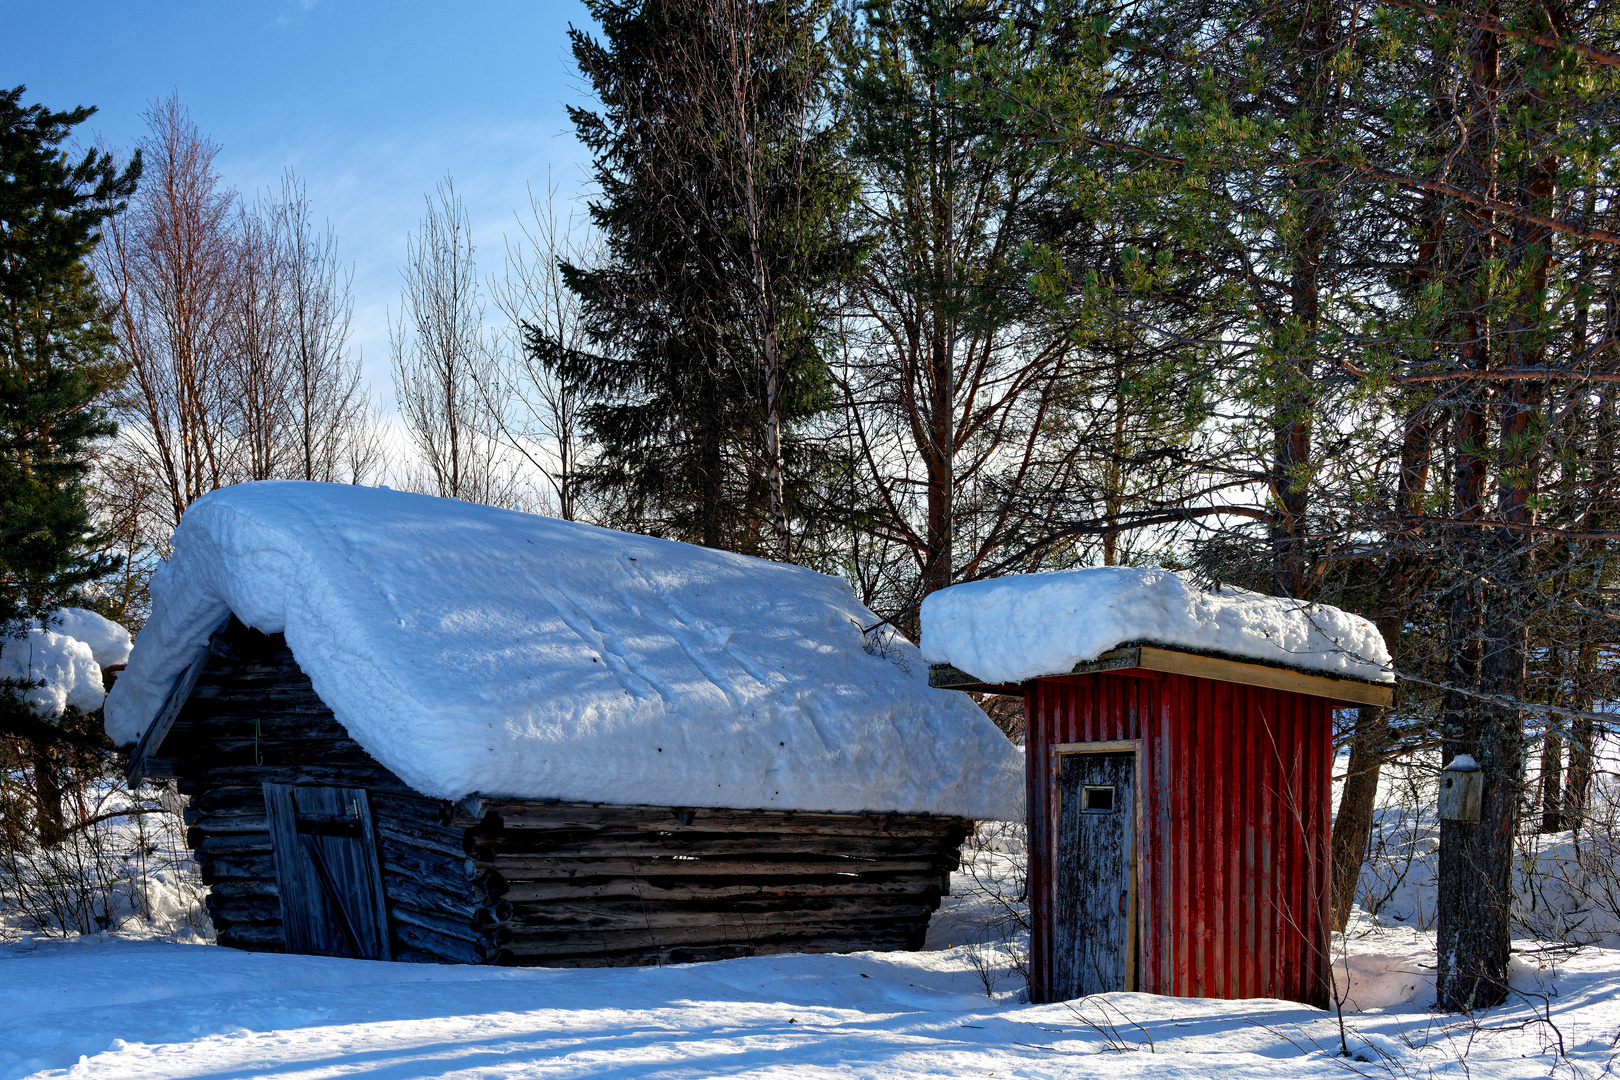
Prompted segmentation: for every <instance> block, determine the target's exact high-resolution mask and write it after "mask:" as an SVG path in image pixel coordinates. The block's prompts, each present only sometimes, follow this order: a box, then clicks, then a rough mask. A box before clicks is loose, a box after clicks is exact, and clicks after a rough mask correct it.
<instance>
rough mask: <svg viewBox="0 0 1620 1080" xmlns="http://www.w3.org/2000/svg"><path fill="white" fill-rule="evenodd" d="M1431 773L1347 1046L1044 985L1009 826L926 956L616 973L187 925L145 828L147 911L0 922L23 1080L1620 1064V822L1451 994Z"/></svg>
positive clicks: (1241, 1013) (1538, 1070)
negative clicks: (1070, 995) (456, 963)
mask: <svg viewBox="0 0 1620 1080" xmlns="http://www.w3.org/2000/svg"><path fill="white" fill-rule="evenodd" d="M1614 764H1615V763H1614V762H1613V760H1612V757H1611V756H1606V757H1605V759H1604V762H1603V771H1604V779H1603V785H1604V787H1603V788H1602V790H1604V791H1605V792H1607V791H1609V790H1611V788H1610V786H1609V785H1612V783H1613V776H1614ZM1342 766H1343V763H1341V765H1340V768H1341V771H1342ZM1433 771H1434V769H1432V768H1428V769H1418V770H1413V771H1410V772H1403V771H1401V770H1394V769H1392V770H1390V772H1389V774H1388V775H1387V776H1386V782H1385V783H1384V784H1383V785H1382V788H1383V790H1382V792H1381V799H1380V802H1381V803H1382V806H1381V808H1380V811H1379V819H1378V825H1377V829H1376V834H1375V850H1374V852H1373V858H1372V859H1370V860H1369V864H1368V866H1367V868H1366V869H1365V871H1364V874H1363V879H1362V900H1363V901H1364V903H1365V904H1367V905H1368V906H1369V907H1373V908H1376V911H1369V910H1367V909H1366V908H1363V909H1362V910H1358V912H1357V913H1356V917H1355V919H1354V921H1353V922H1352V925H1351V929H1350V932H1349V933H1348V934H1346V935H1345V936H1344V937H1343V938H1342V939H1337V940H1336V942H1335V947H1336V950H1337V962H1336V964H1335V972H1336V975H1337V981H1338V985H1339V987H1340V991H1341V996H1342V998H1343V1001H1344V1013H1343V1028H1342V1041H1341V1026H1340V1018H1339V1016H1338V1015H1337V1014H1336V1013H1335V1012H1322V1011H1318V1010H1315V1009H1311V1008H1307V1007H1305V1006H1301V1005H1296V1004H1292V1003H1288V1002H1277V1001H1239V1002H1219V1001H1202V1000H1182V999H1172V998H1158V997H1150V996H1147V995H1139V994H1109V995H1102V996H1098V997H1093V998H1089V999H1086V1000H1084V1001H1083V1002H1074V1003H1070V1004H1060V1005H1045V1006H1032V1005H1028V1004H1025V1003H1023V1002H1021V1001H1020V996H1021V995H1020V990H1021V989H1022V986H1023V983H1022V979H1021V978H1020V977H1019V976H1018V974H1017V972H1016V970H1015V968H1016V965H1017V960H1018V957H1019V955H1020V952H1021V950H1022V948H1023V947H1024V938H1023V937H1022V935H1021V933H1020V932H1019V929H1018V916H1019V910H1018V905H1017V903H1016V898H1017V895H1018V890H1019V888H1020V878H1019V865H1020V863H1021V861H1022V852H1021V849H1020V847H1019V837H1018V831H1017V829H1015V828H1011V827H1007V826H991V827H988V828H986V829H984V830H981V833H980V834H979V836H978V837H977V838H976V843H975V844H974V845H971V846H970V847H969V849H968V851H967V852H966V856H967V858H966V861H965V865H964V868H963V870H962V871H960V872H959V873H957V874H956V875H955V877H954V878H953V883H952V893H953V894H952V895H951V896H950V897H948V898H946V901H945V904H944V906H943V907H942V909H941V911H940V913H939V915H938V916H936V918H935V921H934V924H933V926H932V927H931V930H930V935H929V942H928V949H927V950H926V951H923V952H918V953H879V954H873V953H866V954H856V955H850V956H780V957H760V958H753V959H744V960H732V961H724V962H719V963H710V964H692V965H680V966H674V967H665V968H633V969H622V968H621V969H605V970H604V969H598V970H536V969H528V970H518V969H486V968H470V967H449V966H426V965H421V966H419V965H410V964H382V963H373V962H368V961H356V960H339V959H330V958H324V957H307V956H273V955H254V954H248V953H241V952H236V951H233V950H231V949H222V948H217V947H214V946H211V945H208V944H206V943H205V942H204V939H203V937H202V936H201V935H200V934H199V933H198V931H197V929H195V928H194V927H195V922H194V921H193V922H191V923H188V919H190V918H192V917H193V916H195V914H196V912H195V892H194V888H195V886H194V885H193V884H191V883H189V880H188V876H187V873H186V872H185V871H186V869H187V867H186V865H185V864H184V862H183V859H182V856H183V851H182V850H181V849H178V848H175V849H174V850H167V849H165V850H158V849H159V848H162V847H163V845H164V844H165V843H167V844H168V845H169V847H171V848H173V846H174V845H175V844H177V843H178V842H179V841H178V840H177V838H176V837H173V836H169V837H167V838H166V840H165V839H161V838H160V839H157V840H156V841H148V842H146V844H145V845H144V846H145V847H149V848H152V849H153V850H154V856H153V857H154V858H155V857H156V856H157V855H163V856H165V857H166V858H167V859H168V861H167V862H164V863H163V866H164V869H163V872H162V873H159V874H154V873H153V872H151V871H150V870H149V871H148V874H147V875H146V880H147V881H148V883H149V886H150V894H149V895H148V896H147V898H146V900H145V901H144V902H143V904H144V907H145V909H147V911H148V915H147V917H145V918H143V917H141V916H140V914H139V911H140V910H141V908H142V906H143V905H136V904H132V903H128V902H125V901H124V900H120V901H119V902H118V903H116V904H113V903H109V905H108V908H107V910H108V915H109V916H110V917H111V918H112V919H113V920H114V921H115V924H117V925H120V926H121V929H119V930H118V931H117V932H113V933H100V934H89V935H80V936H75V937H69V938H67V939H65V940H64V939H61V938H46V937H39V936H25V937H22V938H21V940H17V936H18V934H19V933H20V932H21V930H22V924H21V923H20V922H18V921H16V920H14V919H12V920H3V919H0V941H5V942H6V943H3V944H0V1080H11V1078H14V1077H33V1076H42V1077H49V1076H78V1077H93V1078H102V1077H106V1078H123V1077H131V1078H134V1077H143V1078H165V1080H167V1078H175V1080H180V1078H188V1077H190V1078H206V1080H235V1078H238V1077H274V1078H276V1080H314V1078H320V1077H364V1078H367V1080H408V1078H414V1077H424V1078H425V1077H455V1078H473V1077H476V1078H480V1080H506V1078H512V1077H611V1078H629V1077H692V1078H697V1077H726V1078H744V1077H767V1076H769V1077H810V1078H816V1077H827V1078H833V1077H836V1078H837V1080H856V1078H863V1077H873V1078H877V1077H885V1078H886V1077H1030V1078H1052V1080H1056V1078H1062V1077H1107V1078H1110V1080H1112V1078H1116V1077H1117V1078H1127V1077H1137V1076H1142V1077H1153V1078H1155V1080H1157V1078H1159V1077H1168V1078H1180V1077H1219V1078H1221V1080H1262V1078H1272V1077H1277V1078H1294V1077H1301V1078H1312V1077H1343V1076H1367V1077H1387V1078H1406V1077H1422V1078H1442V1077H1444V1078H1451V1077H1455V1078H1458V1080H1506V1078H1518V1077H1525V1078H1530V1077H1561V1078H1562V1077H1567V1078H1570V1080H1597V1078H1600V1077H1620V936H1616V931H1617V930H1620V921H1617V916H1620V909H1617V906H1616V905H1615V904H1614V903H1612V902H1610V901H1611V899H1612V898H1608V897H1609V896H1610V894H1609V893H1606V892H1604V891H1603V889H1601V888H1598V887H1596V885H1600V884H1602V882H1597V883H1594V882H1593V881H1592V880H1590V879H1583V878H1582V877H1581V875H1582V874H1583V873H1595V872H1600V871H1602V870H1604V868H1605V867H1613V866H1614V864H1615V862H1616V859H1615V857H1614V852H1613V850H1612V848H1611V849H1603V848H1600V847H1595V846H1594V845H1599V844H1601V843H1605V842H1611V841H1612V838H1613V837H1614V836H1615V835H1617V833H1616V830H1615V829H1613V828H1611V827H1608V826H1605V825H1603V822H1604V821H1609V818H1607V817H1605V818H1603V819H1602V820H1601V821H1595V822H1594V825H1593V827H1592V829H1591V830H1589V831H1588V832H1587V833H1584V834H1583V836H1582V839H1581V844H1582V845H1583V851H1584V854H1583V859H1582V860H1577V859H1575V858H1573V857H1572V850H1573V841H1572V839H1571V838H1570V836H1569V834H1567V833H1564V834H1551V835H1549V836H1546V837H1541V838H1537V839H1536V848H1535V850H1534V851H1533V852H1531V854H1532V855H1533V857H1529V858H1526V859H1524V860H1522V861H1521V866H1520V872H1519V873H1518V874H1517V875H1516V884H1517V885H1518V889H1519V901H1518V904H1519V907H1518V915H1519V922H1520V925H1521V927H1526V928H1529V929H1528V930H1527V932H1529V930H1533V932H1534V933H1536V934H1539V935H1540V937H1541V938H1550V937H1555V936H1556V937H1559V938H1561V939H1562V940H1563V941H1565V942H1580V943H1583V944H1579V945H1560V944H1552V943H1549V942H1547V941H1545V940H1538V939H1536V938H1532V937H1525V938H1523V939H1522V940H1519V941H1516V942H1515V943H1514V948H1515V955H1514V960H1513V986H1514V991H1515V993H1514V996H1513V998H1512V1000H1511V1001H1510V1002H1508V1003H1507V1004H1506V1005H1504V1006H1502V1007H1500V1008H1498V1009H1494V1010H1490V1011H1488V1012H1483V1013H1481V1014H1479V1015H1477V1016H1474V1017H1472V1018H1466V1017H1457V1016H1452V1015H1447V1014H1440V1013H1432V1012H1430V1006H1431V1005H1432V1003H1433V1001H1434V976H1433V965H1434V938H1433V922H1434V900H1435V895H1434V893H1435V890H1434V881H1433V871H1434V863H1435V849H1434V845H1435V823H1434V821H1433V819H1432V806H1433V797H1432V796H1433V793H1432V791H1431V790H1429V786H1428V780H1427V779H1425V778H1426V777H1427V776H1428V775H1429V774H1430V773H1432V772H1433ZM1605 805H1612V800H1609V801H1608V802H1606V803H1605ZM1605 837H1608V838H1609V839H1608V840H1605V839H1604V838H1605ZM126 839H127V838H126ZM110 850H111V848H110ZM1528 850H1529V849H1527V851H1528ZM1594 856H1596V858H1595V859H1594ZM1583 860H1584V862H1583ZM1583 865H1584V867H1585V868H1586V869H1583ZM1604 880H1610V879H1604ZM120 896H122V894H120ZM998 896H999V897H1001V900H999V901H998V899H997V897H998ZM1606 898H1608V899H1606ZM1614 898H1620V892H1616V893H1615V894H1614ZM126 899H127V898H126ZM118 920H122V921H121V922H118ZM143 935H144V938H143ZM1345 1048H1348V1050H1349V1051H1350V1054H1349V1056H1345V1055H1344V1054H1343V1053H1342V1050H1343V1049H1345Z"/></svg>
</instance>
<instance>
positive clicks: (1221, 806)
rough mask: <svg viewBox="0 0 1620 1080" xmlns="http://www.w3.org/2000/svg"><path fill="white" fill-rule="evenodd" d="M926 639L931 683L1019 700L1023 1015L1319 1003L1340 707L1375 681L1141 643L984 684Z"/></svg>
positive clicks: (1372, 689)
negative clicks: (1072, 1006)
mask: <svg viewBox="0 0 1620 1080" xmlns="http://www.w3.org/2000/svg"><path fill="white" fill-rule="evenodd" d="M1079 573H1086V572H1085V571H1081V572H1079ZM1161 573H1162V572H1161ZM1039 576H1040V577H1048V576H1051V577H1057V576H1059V575H1039ZM959 588H962V587H959ZM951 591H953V590H945V592H944V593H938V594H935V595H936V596H944V595H945V593H949V592H951ZM1246 595H1247V596H1250V597H1253V596H1254V594H1246ZM1255 599H1256V600H1270V599H1271V598H1265V597H1256V598H1255ZM1320 610H1321V609H1319V610H1318V612H1317V614H1318V615H1319V614H1320ZM1325 610H1326V611H1329V612H1332V613H1333V615H1334V616H1336V617H1338V618H1340V619H1354V618H1355V617H1354V616H1346V615H1345V614H1344V613H1342V612H1336V611H1334V610H1333V609H1325ZM939 614H940V613H939V612H938V611H937V610H936V612H935V615H936V619H935V620H934V621H935V626H936V628H937V626H938V619H937V616H938V615H939ZM1316 621H1317V622H1321V621H1323V620H1321V619H1320V618H1318V619H1317V620H1316ZM1356 622H1363V621H1362V620H1356ZM983 629H984V628H983V627H980V628H979V634H980V637H982V636H983ZM1047 631H1048V633H1049V634H1059V635H1061V634H1062V632H1063V629H1062V627H1061V626H1060V625H1059V626H1053V625H1050V624H1048V625H1047ZM1114 632H1121V631H1119V630H1117V629H1115V630H1114ZM934 636H935V638H936V645H937V640H938V639H939V638H941V637H942V635H940V634H937V633H936V634H935V635H934ZM929 637H930V634H929V623H928V622H926V621H925V623H924V635H923V640H924V652H925V656H927V657H928V658H929V659H930V660H934V661H936V662H935V663H933V664H932V666H931V668H930V682H931V683H932V684H933V685H935V686H941V687H953V688H956V689H961V690H972V691H980V692H990V693H1011V694H1019V695H1021V696H1022V697H1023V699H1024V709H1025V716H1026V729H1025V730H1026V742H1025V755H1026V776H1027V784H1028V788H1027V791H1028V824H1029V904H1030V920H1031V929H1032V932H1031V939H1030V999H1031V1000H1032V1001H1035V1002H1046V1001H1061V1000H1066V999H1069V998H1074V997H1080V996H1083V995H1086V994H1091V993H1100V992H1106V991H1111V990H1139V991H1145V992H1147V993H1155V994H1168V995H1173V996H1178V997H1218V998H1246V997H1275V998H1285V999H1291V1000H1295V1001H1301V1002H1305V1003H1308V1004H1311V1005H1316V1006H1320V1007H1325V1006H1326V1005H1327V1004H1328V1003H1329V999H1330V989H1331V984H1330V981H1329V979H1330V972H1329V963H1330V955H1329V942H1330V928H1329V921H1328V897H1329V881H1328V876H1329V871H1330V863H1329V854H1328V845H1329V838H1330V834H1331V826H1332V810H1331V806H1330V795H1331V790H1332V763H1333V709H1334V708H1335V707H1338V706H1341V705H1344V706H1349V705H1359V704H1378V705H1383V704H1387V703H1388V701H1389V699H1390V695H1391V687H1390V686H1389V685H1388V684H1387V683H1384V682H1381V681H1375V680H1370V679H1363V678H1356V677H1351V676H1347V675H1346V674H1343V673H1342V672H1339V673H1334V674H1327V673H1324V672H1323V671H1321V670H1319V669H1318V670H1300V669H1299V668H1297V667H1294V666H1285V665H1282V664H1278V663H1276V662H1262V661H1257V660H1256V659H1254V658H1253V657H1234V656H1231V655H1215V654H1213V653H1212V651H1211V650H1208V649H1202V650H1196V651H1195V650H1192V649H1189V648H1186V647H1184V646H1183V647H1165V646H1161V645H1155V644H1151V643H1148V642H1146V641H1143V640H1142V639H1140V638H1138V639H1137V640H1135V641H1129V642H1126V643H1123V644H1122V645H1117V646H1116V647H1115V648H1112V649H1110V650H1107V651H1103V652H1101V655H1098V653H1097V652H1092V653H1091V655H1092V656H1094V657H1095V659H1094V660H1090V661H1081V662H1078V663H1074V664H1072V665H1071V666H1068V668H1067V670H1064V671H1062V672H1061V673H1056V674H1047V675H1037V676H1034V677H1023V678H1020V679H1019V680H1018V681H1017V682H1010V681H1005V682H990V681H989V680H987V679H984V678H980V677H979V676H977V675H976V674H974V673H972V672H971V670H970V669H965V668H963V667H961V666H958V665H956V664H953V663H951V662H949V660H946V661H945V662H937V661H939V659H940V657H939V652H940V649H939V648H937V647H936V648H935V649H933V650H930V648H929ZM1377 646H1378V649H1377V651H1382V641H1381V640H1379V641H1378V642H1377ZM945 651H946V652H947V653H949V652H950V650H949V649H947V650H945ZM957 651H958V652H962V651H967V652H971V651H972V650H971V649H968V650H962V649H958V650H957ZM981 651H982V650H981ZM1249 651H1251V652H1254V651H1259V650H1257V649H1251V650H1249ZM1369 651H1371V650H1369ZM1082 655H1083V654H1082ZM1384 662H1385V663H1387V655H1386V657H1385V659H1384ZM980 663H981V666H986V667H989V668H992V669H994V668H996V667H997V666H998V665H997V664H996V663H995V662H994V661H993V660H990V661H984V660H981V661H980ZM1047 666H1050V661H1048V663H1047ZM1366 669H1367V668H1366V666H1363V667H1362V668H1360V669H1359V670H1366ZM1352 670H1358V669H1356V668H1352ZM1000 677H1001V678H1005V669H1003V672H1002V673H1001V675H1000Z"/></svg>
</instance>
